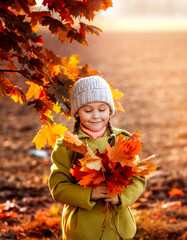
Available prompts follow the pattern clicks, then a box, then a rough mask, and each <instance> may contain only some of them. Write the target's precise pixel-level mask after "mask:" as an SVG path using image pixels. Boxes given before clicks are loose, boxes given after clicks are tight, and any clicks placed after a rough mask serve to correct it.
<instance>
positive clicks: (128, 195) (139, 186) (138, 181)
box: [117, 177, 147, 211]
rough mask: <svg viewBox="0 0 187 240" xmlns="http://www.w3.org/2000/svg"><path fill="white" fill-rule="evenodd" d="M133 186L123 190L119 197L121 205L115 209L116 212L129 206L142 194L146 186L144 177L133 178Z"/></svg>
mask: <svg viewBox="0 0 187 240" xmlns="http://www.w3.org/2000/svg"><path fill="white" fill-rule="evenodd" d="M132 180H133V184H131V185H129V186H127V187H126V188H124V191H123V192H122V193H121V194H120V195H119V198H120V201H121V204H120V205H119V206H118V207H117V210H118V211H123V210H124V209H125V208H127V207H129V206H131V205H132V204H133V203H134V202H135V201H136V200H137V199H138V198H139V197H140V195H141V194H142V193H143V192H144V190H145V186H146V182H147V181H146V178H145V177H133V179H132Z"/></svg>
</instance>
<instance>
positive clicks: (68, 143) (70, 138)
mask: <svg viewBox="0 0 187 240" xmlns="http://www.w3.org/2000/svg"><path fill="white" fill-rule="evenodd" d="M63 144H64V147H66V148H68V149H71V150H72V151H74V152H78V153H81V154H83V155H85V154H86V153H87V152H88V149H87V146H86V144H85V143H83V142H82V141H81V140H79V139H78V138H77V137H76V136H75V135H73V134H72V133H71V132H69V131H67V132H65V134H64V139H63Z"/></svg>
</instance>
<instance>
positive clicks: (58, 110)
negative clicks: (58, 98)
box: [53, 102, 61, 114]
mask: <svg viewBox="0 0 187 240" xmlns="http://www.w3.org/2000/svg"><path fill="white" fill-rule="evenodd" d="M53 111H54V112H55V113H56V114H57V113H59V112H60V111H61V107H59V105H58V102H56V104H54V105H53Z"/></svg>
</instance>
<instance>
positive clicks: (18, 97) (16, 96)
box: [11, 86, 26, 104]
mask: <svg viewBox="0 0 187 240" xmlns="http://www.w3.org/2000/svg"><path fill="white" fill-rule="evenodd" d="M11 98H12V99H13V100H14V102H20V103H21V104H23V102H25V101H26V97H25V95H24V93H23V92H22V91H21V89H19V88H18V87H17V86H14V89H13V93H12V96H11Z"/></svg>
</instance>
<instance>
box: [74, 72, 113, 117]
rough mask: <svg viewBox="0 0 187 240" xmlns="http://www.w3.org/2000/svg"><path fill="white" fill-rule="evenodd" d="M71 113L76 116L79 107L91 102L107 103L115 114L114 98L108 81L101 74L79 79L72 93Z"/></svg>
mask: <svg viewBox="0 0 187 240" xmlns="http://www.w3.org/2000/svg"><path fill="white" fill-rule="evenodd" d="M70 102H71V114H72V116H75V114H76V113H77V111H78V110H79V108H81V107H82V106H83V105H85V104H87V103H91V102H104V103H107V104H108V105H109V107H110V109H111V114H114V112H115V107H114V100H113V97H112V92H111V89H110V86H109V85H108V83H107V82H106V81H105V80H104V79H103V78H101V77H99V76H90V77H85V78H81V79H79V80H78V81H77V82H76V83H74V85H73V87H72V91H71V94H70Z"/></svg>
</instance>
